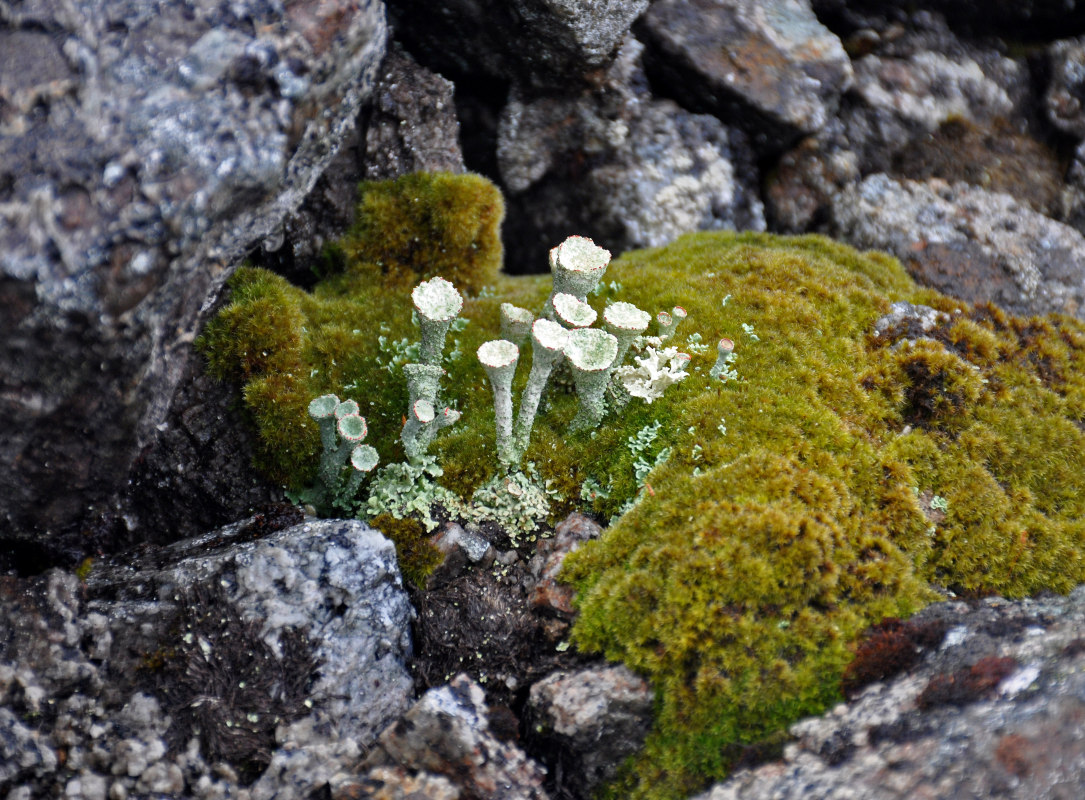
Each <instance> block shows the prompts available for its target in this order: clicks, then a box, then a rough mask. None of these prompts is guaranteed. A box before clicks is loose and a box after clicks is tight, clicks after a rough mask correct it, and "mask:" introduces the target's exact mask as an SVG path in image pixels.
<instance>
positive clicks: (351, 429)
mask: <svg viewBox="0 0 1085 800" xmlns="http://www.w3.org/2000/svg"><path fill="white" fill-rule="evenodd" d="M338 428H339V435H340V436H341V437H343V441H344V442H351V443H352V444H355V443H357V442H360V441H362V439H364V438H365V435H366V433H367V432H368V429H367V428H366V425H365V417H359V416H358V415H357V414H348V415H347V416H345V417H340V419H339V425H338Z"/></svg>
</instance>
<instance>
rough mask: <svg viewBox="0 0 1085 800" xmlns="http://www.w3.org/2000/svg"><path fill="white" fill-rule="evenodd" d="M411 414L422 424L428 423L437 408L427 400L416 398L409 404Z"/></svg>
mask: <svg viewBox="0 0 1085 800" xmlns="http://www.w3.org/2000/svg"><path fill="white" fill-rule="evenodd" d="M411 415H412V416H413V417H414V418H415V419H416V420H418V421H419V422H421V423H422V424H423V425H429V424H430V423H431V422H433V419H434V417H436V416H437V409H435V408H434V407H433V403H431V402H430V401H429V400H416V401H415V402H414V405H412V406H411Z"/></svg>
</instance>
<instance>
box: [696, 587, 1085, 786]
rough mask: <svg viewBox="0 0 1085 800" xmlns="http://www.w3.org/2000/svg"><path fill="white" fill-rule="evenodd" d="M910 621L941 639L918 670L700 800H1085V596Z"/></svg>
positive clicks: (822, 720)
mask: <svg viewBox="0 0 1085 800" xmlns="http://www.w3.org/2000/svg"><path fill="white" fill-rule="evenodd" d="M909 622H910V623H911V624H922V623H929V622H936V623H938V624H939V625H941V626H942V627H943V629H948V633H947V634H946V635H945V638H944V641H942V643H941V646H940V647H935V648H933V649H929V650H924V652H923V656H922V661H921V663H920V664H919V665H918V666H916V667H913V668H912V669H910V670H909V671H907V672H905V673H903V674H901V675H899V676H897V677H895V678H892V679H890V680H886V681H884V682H879V683H875V684H872V685H870V686H869V687H867V689H866V690H865V691H863V692H862V694H860V695H859V696H858V697H857V698H856V699H855V700H854V701H852V702H850V703H847V704H842V705H840V706H837V707H836V708H834V709H833V710H832V711H830V712H829V713H827V714H826V715H824V716H822V717H818V718H812V719H807V720H803V721H801V722H799V723H796V724H795V725H793V726H792V727H791V733H792V735H793V736H794V737H795V738H796V741H795V742H794V743H793V744H790V745H788V747H787V748H786V751H785V755H784V759H783V761H779V762H773V763H770V764H766V765H764V766H761V767H758V768H756V769H752V770H740V771H739V772H737V773H735V774H734V775H732V776H731V777H730V778H729V779H728V780H726V781H724V782H723V783H720V784H717V785H716V786H714V787H713V788H712V789H711V790H710V791H708V792H705V793H704V794H701V795H698V796H697V798H696V800H737V798H739V797H741V798H742V799H743V800H762V799H763V798H764V799H767V798H770V797H797V796H803V797H806V796H816V797H864V798H868V797H869V798H876V799H877V800H888V799H889V798H909V797H925V796H930V797H957V796H966V795H967V796H975V797H996V796H997V797H1007V798H1022V799H1024V798H1032V797H1047V796H1051V797H1078V796H1080V795H1081V794H1082V792H1085V778H1083V776H1085V734H1083V732H1082V729H1081V726H1080V725H1078V724H1077V723H1076V722H1074V720H1080V719H1081V717H1082V715H1083V714H1085V700H1083V698H1085V671H1083V670H1082V665H1083V664H1085V646H1083V640H1082V638H1081V626H1082V624H1083V623H1085V589H1083V588H1081V587H1079V588H1078V589H1076V590H1075V591H1074V592H1072V593H1071V594H1070V595H1069V596H1068V597H1048V598H1044V599H1036V600H1019V601H1014V602H1010V601H1007V600H1003V599H1001V598H991V599H989V600H984V601H980V602H978V603H974V604H966V603H960V602H953V603H941V604H937V605H934V606H931V607H929V608H927V609H925V610H924V611H922V612H920V614H918V615H917V616H916V617H914V618H913V620H911V621H909ZM950 681H952V682H953V684H952V685H953V686H954V691H953V692H952V693H947V692H946V691H945V687H947V685H950V683H949V682H950Z"/></svg>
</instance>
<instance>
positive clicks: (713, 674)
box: [203, 179, 1085, 798]
mask: <svg viewBox="0 0 1085 800" xmlns="http://www.w3.org/2000/svg"><path fill="white" fill-rule="evenodd" d="M419 180H420V179H419ZM427 213H428V212H427ZM421 217H422V218H423V219H426V218H432V216H431V217H427V216H426V214H422V215H421ZM404 236H406V234H404ZM370 238H372V237H370ZM399 238H400V240H401V241H410V240H411V239H410V236H407V237H406V238H404V237H403V236H400V237H399ZM375 246H377V245H375V244H374V242H373V241H367V243H366V244H365V245H364V247H363V246H362V245H361V244H357V243H356V244H355V245H352V247H353V248H354V251H355V252H357V253H361V252H366V253H371V250H370V249H368V248H372V247H375ZM467 249H468V250H471V247H470V246H467ZM445 255H446V256H448V253H446V254H445ZM367 258H369V259H370V262H369V263H371V264H373V263H377V262H383V263H384V264H385V265H387V263H388V262H387V261H384V260H383V259H384V257H383V256H382V257H376V256H372V255H368V256H367ZM449 258H451V256H449ZM453 260H454V259H453ZM402 269H403V270H404V271H405V275H406V276H408V278H405V277H404V275H401V274H400V273H399V272H395V273H394V274H393V272H394V271H387V272H386V271H385V270H384V269H383V268H382V269H378V270H372V269H369V270H368V271H366V270H365V269H360V270H354V268H353V267H350V268H348V269H347V271H346V272H344V273H342V274H340V275H338V276H335V277H332V278H331V279H329V280H328V281H326V282H325V283H324V284H321V285H318V286H317V287H316V288H315V289H314V290H313V292H312V293H311V294H306V293H304V292H301V291H300V290H297V289H295V288H293V287H290V286H289V285H287V284H285V283H284V282H283V281H281V279H278V278H275V277H274V276H271V275H270V274H269V273H263V272H260V271H256V270H245V271H242V272H239V273H238V275H237V276H235V278H234V280H233V282H232V284H231V285H232V287H233V292H234V295H233V297H234V301H233V303H232V304H231V305H230V306H227V308H226V309H224V311H223V313H222V315H220V317H219V318H217V319H216V320H215V321H213V322H212V324H211V325H210V326H209V327H208V330H207V333H206V334H205V336H204V339H203V343H204V348H205V351H206V352H207V353H208V358H209V362H210V363H211V365H212V366H213V368H214V369H215V370H216V372H217V374H220V375H222V376H224V377H228V378H231V379H234V380H243V381H247V384H246V389H245V392H244V396H245V401H246V404H247V406H248V407H249V410H250V412H251V414H252V417H253V419H254V420H255V421H256V423H257V426H258V429H259V431H260V435H261V440H262V442H263V449H262V455H261V458H262V462H261V463H263V464H265V465H266V466H267V468H268V469H269V471H270V472H271V474H274V475H276V476H279V477H281V478H282V479H284V480H289V481H293V482H295V484H297V485H303V484H304V482H305V481H306V480H307V479H308V477H309V475H310V474H311V470H312V464H313V461H314V458H315V453H316V448H317V438H318V437H317V435H316V430H315V426H313V425H312V424H311V423H310V421H309V420H308V419H307V417H306V415H305V403H307V402H308V400H309V399H311V398H312V397H314V396H316V395H318V394H322V393H325V392H334V393H336V394H338V395H339V396H340V397H351V398H353V399H355V400H357V401H358V402H359V404H360V405H361V408H362V414H363V415H364V416H366V417H367V419H368V420H369V428H370V431H371V433H370V438H369V441H372V442H373V443H374V445H375V446H376V447H377V449H378V450H379V452H380V453H381V460H382V463H385V464H387V463H390V462H394V461H397V460H401V459H402V453H401V449H400V448H399V445H398V442H397V439H398V436H399V431H400V425H401V421H402V415H403V413H404V411H405V405H406V390H405V387H404V381H403V378H402V375H401V373H400V371H399V369H398V366H396V365H395V364H394V363H393V357H394V351H395V350H396V347H395V346H393V345H392V344H391V343H393V342H397V341H400V340H403V341H414V340H416V339H417V331H416V329H415V328H413V327H412V325H411V322H410V318H411V306H410V301H409V298H408V292H409V289H410V288H411V286H413V285H414V283H416V282H417V280H418V279H419V276H428V275H430V274H432V273H429V272H425V271H424V270H421V271H420V270H419V269H418V264H417V262H415V261H411V260H410V259H408V260H407V262H406V263H404V264H403V265H402ZM441 274H443V275H444V277H449V278H451V279H453V280H455V275H454V273H441ZM344 276H346V277H344ZM363 276H364V277H363ZM378 276H381V277H378ZM485 283H486V285H488V286H491V287H492V290H488V291H485V292H482V291H480V290H473V291H468V292H466V295H467V296H466V302H465V305H464V310H463V312H462V315H461V316H462V317H464V318H466V319H468V320H469V324H468V325H467V327H466V328H464V329H463V330H461V331H458V332H455V333H453V334H451V335H450V337H449V344H448V347H447V348H446V357H445V360H444V363H443V365H444V366H445V367H446V369H447V371H448V374H447V376H446V377H445V379H444V380H443V383H442V386H443V391H444V393H445V400H446V401H449V402H452V401H455V402H456V404H457V406H458V408H459V409H460V410H461V411H462V412H463V418H462V420H461V421H460V422H459V423H458V424H457V425H455V426H454V427H452V428H450V429H448V430H447V431H445V432H443V433H442V434H441V435H440V436H438V438H437V441H436V442H435V444H434V447H433V452H434V453H435V455H436V456H437V457H438V461H439V463H440V464H441V465H442V467H443V468H444V470H445V474H444V476H443V477H442V479H441V481H442V483H444V485H445V486H446V487H448V488H449V489H451V490H453V491H455V492H457V493H458V494H460V495H461V496H465V497H466V496H468V495H469V494H470V493H471V492H472V491H473V490H474V489H475V488H476V487H478V486H479V485H480V484H482V483H483V482H484V481H486V480H487V479H488V478H489V477H491V476H492V474H493V471H494V469H495V468H496V464H497V459H496V453H495V443H494V418H493V406H492V397H491V394H490V389H489V387H488V386H486V385H485V383H484V380H483V378H484V375H483V372H482V369H481V367H480V366H479V365H478V363H477V359H476V358H475V356H474V352H475V349H476V348H477V347H478V345H479V344H481V343H482V342H483V341H486V340H487V339H491V338H495V337H496V336H497V335H498V334H497V332H498V324H499V311H498V307H499V305H500V303H501V302H503V301H508V302H512V303H515V304H517V305H520V306H524V307H527V308H532V309H539V308H541V306H542V303H543V301H544V300H545V298H546V295H547V292H548V290H549V279H548V277H542V276H540V277H533V278H507V277H500V276H493V277H488V278H486V281H485ZM605 283H606V284H607V286H608V287H610V286H611V284H612V283H613V284H614V288H607V290H606V291H605V292H604V293H603V294H601V295H599V296H596V297H591V298H589V300H590V302H592V304H593V305H594V306H595V307H596V308H597V310H601V309H602V307H603V304H604V303H605V302H606V301H607V300H619V299H620V300H625V301H628V302H632V303H634V304H636V305H638V306H640V307H641V308H644V309H645V310H648V311H651V312H655V311H658V310H661V309H669V308H671V307H672V306H674V305H682V306H684V307H685V308H686V309H687V311H688V312H689V316H688V319H687V320H686V321H685V322H683V323H682V325H681V326H680V327H679V329H678V335H677V337H676V340H675V342H674V343H675V344H677V345H678V346H679V347H684V346H686V345H687V343H688V337H689V335H690V334H694V333H696V334H699V335H700V337H701V339H702V341H703V343H705V344H708V345H709V347H708V348H707V352H704V353H701V354H695V355H694V357H693V360H692V361H691V363H690V365H689V367H688V368H687V369H688V370H689V371H690V372H691V377H689V378H688V379H686V380H685V381H683V382H682V383H680V384H678V385H676V386H674V387H672V388H670V389H669V390H668V391H667V393H666V394H665V395H664V397H663V398H662V399H659V400H656V401H655V403H653V404H652V405H646V404H644V403H643V402H641V401H639V400H634V401H633V402H631V403H630V404H629V405H628V406H627V408H626V409H625V410H624V411H623V412H622V413H621V414H620V415H615V414H613V413H611V414H609V415H608V416H607V417H606V418H605V420H604V424H603V425H602V426H601V427H600V428H599V429H598V430H596V431H591V432H581V433H577V434H573V435H570V434H568V433H567V423H568V421H569V420H570V419H571V418H572V416H573V415H574V414H575V411H576V398H575V395H574V394H572V393H568V392H566V391H563V390H562V387H561V384H560V383H559V384H557V385H555V386H554V387H553V389H552V390H551V391H550V393H549V396H548V399H547V401H546V403H544V409H543V411H542V413H541V414H540V417H539V419H538V421H537V422H536V427H535V432H534V434H533V437H532V443H531V445H530V447H529V449H528V453H527V459H528V460H530V461H533V462H534V463H535V465H536V466H537V469H538V471H539V473H540V474H541V476H542V477H543V478H546V479H549V480H551V481H552V482H553V485H554V486H555V487H557V488H558V489H559V490H560V491H561V492H562V493H563V495H564V500H563V501H562V502H560V503H558V504H557V505H556V507H555V509H554V510H555V512H557V513H563V512H564V511H566V510H568V509H571V508H574V507H585V506H587V507H590V508H591V509H593V510H594V511H596V512H597V513H600V514H602V515H606V516H609V515H612V514H615V513H617V512H618V511H619V510H620V509H622V508H623V507H625V506H626V504H627V503H628V501H629V500H630V499H631V498H632V497H633V496H634V495H636V494H638V493H639V494H640V497H641V499H640V501H639V503H638V504H637V505H636V506H635V507H634V508H633V509H632V510H631V511H629V512H628V513H625V514H624V515H623V516H622V517H621V518H620V519H618V520H617V521H616V523H615V524H614V525H613V526H612V527H611V528H609V529H608V530H607V531H606V533H605V534H604V536H603V538H602V539H601V540H599V541H598V542H594V543H590V544H588V545H586V546H584V547H582V548H581V549H580V550H579V551H577V552H576V553H575V554H574V555H572V556H571V557H570V558H569V559H568V562H567V566H566V571H565V577H566V578H567V579H569V580H571V581H572V582H573V583H574V584H575V586H576V587H577V589H578V597H579V604H580V616H579V619H578V621H577V623H576V625H575V627H574V631H573V636H574V641H575V642H576V644H577V645H578V646H579V647H580V648H582V649H585V650H589V651H594V652H601V653H605V654H606V655H607V656H608V657H609V658H612V659H620V660H623V661H625V662H626V663H628V664H630V665H631V666H633V667H634V668H635V669H637V670H639V671H640V672H641V673H643V674H645V675H646V676H648V677H649V678H650V679H651V681H652V683H653V686H654V687H655V688H656V691H657V693H658V714H657V717H656V725H655V728H654V731H653V733H652V735H651V737H650V738H649V741H648V744H647V745H646V747H645V749H644V751H643V753H642V754H641V755H640V756H639V757H637V758H636V759H634V760H632V761H631V762H630V764H629V765H628V769H627V770H626V773H625V775H624V777H623V778H622V780H621V782H620V783H619V784H618V787H619V788H615V790H614V796H622V797H644V798H670V797H679V796H683V795H684V794H687V793H689V792H691V791H693V790H696V789H698V788H701V787H702V786H703V785H705V784H706V783H707V782H709V781H710V780H712V779H715V778H719V777H722V776H723V775H724V774H726V772H727V770H728V768H729V767H730V765H731V764H732V762H733V759H734V758H735V757H736V754H737V753H738V752H739V751H740V749H741V748H742V747H743V746H745V745H749V744H754V743H758V742H762V741H765V740H770V741H778V739H779V735H780V731H781V730H782V729H783V727H784V726H786V725H787V724H788V723H789V722H791V721H793V720H795V719H796V718H798V717H800V716H802V715H804V714H808V713H813V712H816V711H818V710H820V709H823V708H824V707H825V706H826V705H827V704H829V703H831V702H833V701H834V700H835V699H836V698H837V697H838V696H839V695H838V683H839V677H840V674H841V672H842V670H843V667H844V665H845V664H846V663H847V661H848V659H849V658H850V650H849V647H848V645H849V643H850V642H851V641H852V640H853V639H854V637H855V636H856V635H857V634H858V632H859V631H860V630H862V629H863V628H864V627H865V626H867V625H869V624H871V623H873V622H876V621H878V620H879V619H881V618H882V617H883V616H885V615H886V614H893V615H902V614H907V613H909V612H910V611H911V610H913V609H915V608H917V607H918V606H920V605H922V604H923V603H925V602H927V601H928V600H929V599H930V598H931V597H933V596H934V594H933V592H932V589H931V587H932V586H941V587H946V588H949V589H951V590H953V591H956V592H959V593H969V594H982V593H987V592H1001V593H1004V594H1007V595H1010V596H1020V595H1026V594H1030V593H1034V592H1036V591H1039V590H1041V589H1045V588H1049V589H1054V590H1056V591H1066V590H1068V589H1069V588H1071V587H1072V586H1073V585H1075V584H1076V583H1078V582H1081V581H1083V580H1085V560H1083V559H1082V551H1083V546H1085V491H1081V488H1082V487H1081V483H1082V478H1081V476H1082V475H1085V431H1083V427H1085V326H1083V325H1082V323H1080V322H1078V321H1076V320H1073V319H1069V318H1065V317H1045V318H1040V319H1031V320H1023V319H1017V318H1012V317H1008V316H1006V315H1005V314H1002V313H1001V312H999V311H998V310H997V309H994V308H991V307H979V308H972V307H968V306H966V305H965V304H963V303H959V302H957V301H955V300H952V299H950V298H947V297H944V296H942V295H939V294H937V293H935V292H933V291H931V290H923V289H919V288H917V287H916V286H915V285H914V284H913V283H912V281H911V280H910V279H909V278H908V276H907V275H906V273H905V272H904V271H903V269H902V268H901V267H900V265H899V264H898V263H897V262H896V261H895V260H894V259H892V258H890V257H888V256H885V255H881V254H877V253H866V254H862V253H858V252H856V251H855V250H852V249H850V248H848V247H845V246H843V245H839V244H836V243H833V242H831V241H829V240H826V239H823V238H819V237H801V238H781V237H773V236H769V235H763V234H730V233H706V234H698V235H693V236H687V237H684V238H682V239H680V240H679V241H678V242H676V243H675V244H673V245H670V246H668V247H665V248H660V249H655V250H647V251H639V252H634V253H629V254H626V255H625V256H623V257H622V258H620V259H618V260H616V261H615V262H614V263H613V264H612V265H611V267H610V269H609V270H608V272H607V275H606V278H605ZM476 285H477V284H476ZM619 285H620V287H619ZM461 288H463V287H461ZM728 295H730V300H729V301H728V302H727V303H726V304H724V302H723V300H724V298H725V297H727V296H728ZM897 300H908V301H911V302H917V303H924V304H927V305H931V306H933V307H935V308H937V309H938V310H940V311H943V312H946V313H947V314H948V315H949V316H948V320H949V321H948V322H946V323H945V324H943V325H940V326H938V327H937V328H936V329H934V330H932V331H930V332H929V333H928V338H927V339H924V340H919V341H917V342H916V343H914V344H911V345H909V344H895V343H893V342H888V341H882V340H879V339H876V338H874V337H873V336H872V335H871V332H872V330H873V326H874V322H875V321H876V320H877V319H878V318H879V317H880V316H882V315H883V314H885V313H886V312H887V311H888V310H889V306H890V304H891V303H892V302H894V301H897ZM277 304H278V305H277ZM279 305H281V306H282V307H278V306H279ZM272 307H274V309H273V308H272ZM268 319H275V320H276V323H275V324H274V325H269V324H268V323H267V321H266V320H268ZM743 325H746V326H749V327H748V328H747V329H744V328H743ZM261 327H263V328H265V329H268V330H266V332H267V338H266V340H263V341H262V340H261V339H260V337H259V336H258V335H256V332H258V331H259V329H260V328H261ZM269 328H270V329H269ZM722 336H727V337H730V338H732V339H734V341H735V342H736V347H735V353H736V356H737V360H736V362H735V364H734V366H735V368H736V369H737V372H738V375H739V376H740V379H739V380H737V381H728V382H726V383H721V382H719V381H714V380H711V379H710V378H709V376H708V372H709V369H710V368H711V366H712V364H713V363H714V361H715V353H714V347H713V346H712V345H714V343H715V341H716V340H717V339H719V338H720V337H722ZM380 337H384V338H383V342H384V343H383V345H382V344H381V338H380ZM755 337H756V338H755ZM529 350H530V348H528V349H527V350H526V351H525V352H524V353H523V355H522V357H521V360H522V361H523V362H524V363H522V364H521V368H520V374H519V380H518V384H517V386H518V387H519V386H520V385H522V382H523V380H524V377H525V374H526V371H527V368H528V365H529V362H530V353H529ZM517 395H518V392H517ZM657 423H658V425H659V435H658V438H657V440H656V442H654V443H653V445H652V446H651V448H650V449H649V450H648V451H646V452H644V453H642V454H641V455H642V456H643V457H644V458H646V459H648V461H649V462H650V463H651V462H653V461H654V460H655V459H656V457H657V456H658V455H659V453H660V452H661V451H662V450H663V449H664V448H667V447H669V448H670V456H669V458H668V459H667V460H666V461H665V462H663V463H662V464H661V465H660V466H659V467H657V468H656V469H655V470H654V471H653V472H652V473H651V474H650V475H649V476H648V477H647V479H646V481H645V483H646V486H645V487H644V488H643V490H642V489H641V486H640V485H639V484H638V482H637V481H636V480H635V478H634V460H635V456H634V453H633V452H632V451H631V449H630V448H629V446H628V440H629V439H630V438H631V437H633V436H634V435H635V434H637V432H638V431H641V430H642V429H644V428H645V427H646V426H648V425H652V424H657ZM589 479H590V482H591V485H592V486H595V487H599V489H602V491H600V492H599V494H598V495H597V496H596V497H595V498H594V499H589V498H582V497H581V496H580V495H581V490H582V487H583V486H584V484H585V481H586V480H589ZM935 498H937V502H938V508H937V509H935V508H934V506H933V505H932V503H933V502H934V499H935Z"/></svg>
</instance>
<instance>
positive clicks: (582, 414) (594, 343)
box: [564, 328, 618, 432]
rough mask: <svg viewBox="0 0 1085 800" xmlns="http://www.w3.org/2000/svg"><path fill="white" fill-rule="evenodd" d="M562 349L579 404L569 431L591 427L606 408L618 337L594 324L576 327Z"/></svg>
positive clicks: (598, 420) (596, 423)
mask: <svg viewBox="0 0 1085 800" xmlns="http://www.w3.org/2000/svg"><path fill="white" fill-rule="evenodd" d="M564 352H565V355H566V357H567V358H568V359H569V364H570V365H571V366H572V369H573V381H574V383H575V384H576V393H577V396H578V398H579V400H580V408H579V409H578V410H577V413H576V416H575V417H574V418H573V421H572V423H571V424H570V426H569V430H570V431H571V432H575V431H580V430H584V429H586V428H594V427H595V426H596V425H598V424H599V423H600V422H601V421H602V419H603V414H604V412H605V411H606V403H605V401H604V399H603V396H604V394H605V392H606V388H607V383H608V382H609V381H610V372H611V369H612V367H613V366H614V358H615V356H616V355H617V354H618V340H617V339H616V338H614V336H612V335H611V334H609V333H607V332H606V331H601V330H598V329H596V328H578V329H577V330H574V331H570V332H569V339H568V341H567V342H566V344H565V348H564Z"/></svg>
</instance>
